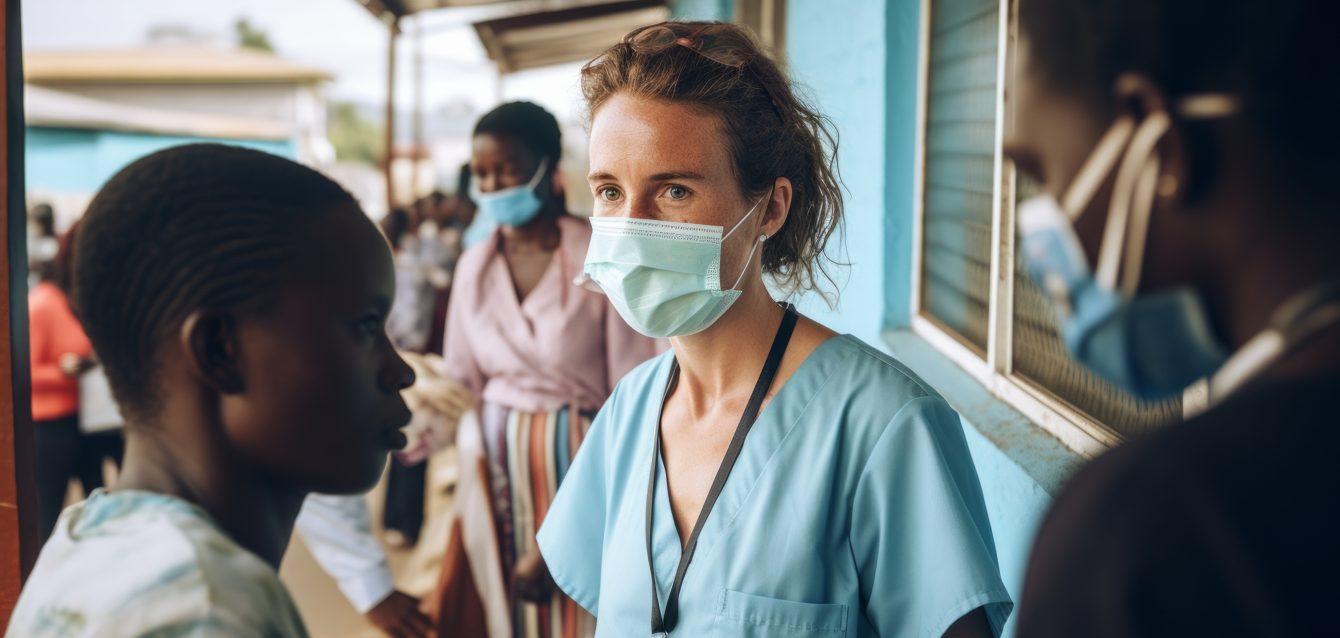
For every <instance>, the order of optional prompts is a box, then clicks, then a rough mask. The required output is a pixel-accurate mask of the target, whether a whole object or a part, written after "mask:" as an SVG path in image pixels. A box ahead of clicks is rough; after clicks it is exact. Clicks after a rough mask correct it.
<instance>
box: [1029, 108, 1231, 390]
mask: <svg viewBox="0 0 1340 638" xmlns="http://www.w3.org/2000/svg"><path fill="white" fill-rule="evenodd" d="M1235 106H1236V104H1235V102H1234V101H1233V100H1232V99H1231V98H1227V97H1223V96H1217V95H1204V96H1195V97H1193V98H1190V99H1187V100H1184V101H1183V102H1182V104H1181V111H1180V112H1181V114H1182V115H1183V116H1184V117H1187V118H1213V117H1223V116H1226V115H1229V114H1231V113H1233V112H1234V110H1235ZM1170 124H1171V119H1170V118H1169V116H1168V114H1167V113H1153V114H1151V115H1149V116H1148V117H1147V118H1145V119H1144V120H1143V121H1142V122H1140V123H1139V124H1138V125H1137V123H1136V122H1135V121H1134V120H1133V119H1131V118H1127V117H1123V118H1122V119H1119V120H1118V121H1117V122H1116V123H1115V124H1113V126H1112V128H1111V129H1110V130H1109V131H1108V133H1107V134H1106V135H1105V136H1104V137H1103V139H1102V140H1101V141H1100V142H1099V143H1098V146H1097V147H1096V148H1095V149H1094V151H1093V154H1092V155H1091V156H1090V157H1089V159H1088V160H1087V161H1086V162H1085V163H1084V165H1083V166H1082V167H1081V168H1080V170H1079V172H1078V173H1077V174H1076V176H1075V179H1074V181H1073V182H1072V183H1071V185H1070V187H1069V188H1068V189H1067V191H1066V193H1065V196H1064V198H1063V201H1061V202H1058V201H1057V200H1056V199H1055V198H1054V197H1052V196H1051V195H1038V196H1036V197H1033V198H1031V199H1029V200H1028V201H1026V202H1024V203H1022V204H1021V205H1020V206H1019V209H1018V217H1019V232H1020V240H1021V241H1022V244H1023V251H1024V256H1025V258H1026V259H1027V263H1028V272H1029V276H1030V278H1032V279H1033V281H1034V282H1035V283H1037V284H1038V286H1039V287H1040V288H1041V289H1042V290H1043V292H1044V293H1046V295H1047V296H1048V297H1049V298H1050V300H1051V302H1052V305H1053V306H1054V308H1055V310H1056V314H1057V322H1058V326H1059V328H1060V332H1061V337H1062V338H1063V340H1064V341H1065V344H1066V346H1067V348H1069V350H1070V353H1071V355H1072V356H1074V357H1075V358H1076V359H1077V360H1078V361H1079V362H1080V363H1082V364H1084V366H1085V367H1087V368H1089V369H1091V370H1093V371H1094V372H1095V373H1097V374H1098V375H1100V376H1102V377H1103V378H1105V379H1107V380H1109V381H1111V382H1112V383H1114V384H1116V385H1117V386H1119V387H1121V388H1123V389H1125V390H1126V391H1128V392H1130V393H1132V394H1134V395H1136V396H1138V397H1141V398H1144V399H1151V400H1155V399H1165V398H1168V397H1171V396H1174V395H1176V394H1178V393H1180V392H1182V391H1183V390H1185V389H1186V388H1187V387H1188V386H1190V385H1191V384H1192V383H1195V382H1196V381H1198V380H1200V379H1203V378H1205V377H1207V376H1209V375H1210V374H1212V373H1214V371H1215V370H1217V369H1218V368H1219V367H1220V366H1222V365H1223V364H1224V361H1225V360H1226V359H1227V357H1228V352H1227V350H1226V349H1225V348H1224V346H1223V345H1222V344H1220V343H1219V342H1218V341H1217V339H1216V338H1215V336H1214V333H1213V331H1212V330H1211V329H1210V324H1209V317H1208V314H1207V313H1206V312H1205V308H1204V305H1203V304H1202V302H1201V300H1200V298H1199V296H1198V295H1197V294H1196V293H1195V291H1193V290H1192V289H1190V288H1185V287H1184V288H1175V289H1172V290H1169V291H1163V292H1159V293H1153V294H1141V295H1136V294H1135V292H1136V289H1137V288H1138V287H1139V283H1140V270H1141V266H1142V263H1143V261H1144V244H1145V239H1146V234H1147V230H1148V228H1149V218H1150V215H1151V212H1152V210H1153V204H1154V197H1155V194H1156V190H1157V188H1158V182H1159V160H1158V157H1157V155H1156V154H1155V152H1154V150H1155V147H1156V146H1157V145H1158V142H1159V140H1161V139H1162V137H1163V135H1165V134H1166V133H1167V131H1168V127H1169V125H1170ZM1118 160H1120V166H1119V167H1118ZM1114 168H1116V169H1117V177H1116V181H1115V183H1114V186H1113V195H1112V203H1111V206H1110V207H1109V209H1108V219H1107V226H1106V228H1105V229H1104V232H1103V240H1102V245H1101V248H1100V251H1099V255H1098V262H1097V263H1098V268H1097V272H1096V273H1095V272H1093V271H1091V270H1090V268H1089V261H1088V259H1087V258H1086V256H1085V253H1084V249H1083V247H1082V246H1081V244H1080V242H1079V238H1078V237H1077V236H1076V235H1075V230H1074V226H1073V220H1074V219H1075V218H1077V217H1078V216H1079V214H1080V213H1081V212H1083V211H1084V210H1085V209H1086V208H1088V205H1089V201H1090V200H1091V199H1092V198H1093V196H1094V194H1095V193H1096V192H1097V190H1098V188H1099V187H1100V186H1101V185H1102V183H1103V182H1104V181H1106V179H1107V177H1108V176H1109V175H1110V174H1111V173H1112V171H1113V169H1114Z"/></svg>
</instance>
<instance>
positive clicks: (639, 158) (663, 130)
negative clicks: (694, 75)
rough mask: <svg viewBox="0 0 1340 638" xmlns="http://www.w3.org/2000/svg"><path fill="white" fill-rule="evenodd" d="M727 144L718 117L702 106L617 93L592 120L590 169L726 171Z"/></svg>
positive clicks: (612, 171)
mask: <svg viewBox="0 0 1340 638" xmlns="http://www.w3.org/2000/svg"><path fill="white" fill-rule="evenodd" d="M728 146H729V145H728V143H727V139H726V136H725V134H724V132H723V131H722V126H721V121H720V118H719V117H717V116H715V115H713V114H711V113H709V112H707V111H705V110H703V109H700V108H695V107H692V106H689V105H684V104H678V103H675V102H669V101H666V100H655V99H648V98H638V97H631V96H624V95H618V96H615V97H613V98H611V99H610V100H609V101H608V102H607V103H605V105H604V106H602V107H601V108H600V110H599V111H597V112H596V114H595V117H594V118H593V119H592V122H591V149H590V161H591V173H592V174H593V175H595V174H602V173H604V174H611V175H617V176H620V177H633V176H634V175H633V174H637V175H642V174H648V175H649V174H659V173H697V174H702V175H712V174H716V173H720V172H722V171H723V170H724V171H729V169H730V155H729V152H728V150H727V149H728ZM630 173H631V174H630Z"/></svg>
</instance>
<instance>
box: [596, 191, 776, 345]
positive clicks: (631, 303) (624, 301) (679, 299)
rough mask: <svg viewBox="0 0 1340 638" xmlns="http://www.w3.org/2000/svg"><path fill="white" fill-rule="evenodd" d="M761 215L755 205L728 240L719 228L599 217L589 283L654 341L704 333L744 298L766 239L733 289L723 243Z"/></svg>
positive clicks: (763, 237)
mask: <svg viewBox="0 0 1340 638" xmlns="http://www.w3.org/2000/svg"><path fill="white" fill-rule="evenodd" d="M762 202H763V200H759V203H762ZM757 209H758V204H757V203H756V204H754V207H753V208H751V209H749V212H748V213H745V215H744V217H743V218H742V219H740V221H739V222H738V223H736V224H735V227H734V228H732V229H730V232H727V233H725V235H722V232H723V231H724V230H725V229H724V228H723V227H721V226H705V225H702V224H686V223H682V222H663V221H654V220H649V219H629V218H627V217H594V218H592V219H591V231H592V232H591V246H590V248H589V249H588V250H587V251H586V267H585V273H586V276H587V277H590V278H591V280H592V281H594V282H595V283H596V284H598V285H599V286H600V288H601V290H603V291H604V292H605V295H606V296H607V297H609V300H610V303H611V304H613V305H614V309H615V310H617V311H618V312H619V316H621V317H623V319H624V321H626V322H628V325H629V326H632V328H633V329H634V330H636V331H638V332H640V333H642V334H644V335H646V336H648V337H655V338H658V339H663V338H666V337H683V336H686V335H691V334H694V333H697V332H702V331H703V330H706V329H707V328H708V327H709V326H711V325H712V324H713V323H715V322H716V320H717V319H720V318H721V315H724V314H726V311H727V310H728V309H730V307H731V304H733V303H735V300H736V299H739V298H740V292H741V291H740V290H737V289H736V288H738V287H739V285H740V282H741V281H742V280H743V279H744V273H745V272H748V270H749V264H750V263H751V262H752V261H753V259H754V251H755V250H757V249H758V247H759V245H760V244H762V243H763V242H764V241H765V240H766V239H767V238H768V237H767V235H759V238H758V241H755V242H754V243H753V246H752V247H750V249H749V256H748V257H746V258H745V260H744V264H745V265H744V268H743V269H742V270H741V271H740V275H739V276H738V277H737V278H736V280H735V283H734V284H733V285H732V286H731V288H730V289H729V290H722V288H721V244H722V242H724V241H726V239H727V238H729V237H730V236H731V235H732V234H734V233H735V231H736V230H739V228H740V226H741V225H743V224H744V222H745V220H747V219H749V217H750V216H751V215H753V214H754V211H755V210H757Z"/></svg>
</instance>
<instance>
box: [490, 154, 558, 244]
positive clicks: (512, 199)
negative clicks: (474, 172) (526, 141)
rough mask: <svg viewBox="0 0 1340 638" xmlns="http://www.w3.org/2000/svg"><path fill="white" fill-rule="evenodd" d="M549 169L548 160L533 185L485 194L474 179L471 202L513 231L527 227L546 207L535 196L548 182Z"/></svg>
mask: <svg viewBox="0 0 1340 638" xmlns="http://www.w3.org/2000/svg"><path fill="white" fill-rule="evenodd" d="M547 168H549V160H548V158H545V159H543V160H541V161H540V167H539V168H537V169H535V175H534V176H533V177H531V178H530V182H529V183H527V184H523V185H521V186H513V187H511V188H504V189H502V190H496V191H493V192H491V193H485V192H481V191H480V190H479V180H477V179H471V180H470V199H472V200H474V202H475V205H476V206H478V207H479V212H480V214H482V215H484V216H485V217H487V218H489V219H491V220H493V221H495V222H497V223H499V224H502V225H504V226H511V227H513V228H516V227H518V226H525V225H526V224H528V223H530V220H532V219H535V216H536V215H537V214H539V212H540V208H541V207H542V206H543V204H544V203H543V202H541V201H540V197H539V196H538V195H536V194H535V188H536V187H537V186H539V185H540V181H541V180H543V179H544V173H545V169H547Z"/></svg>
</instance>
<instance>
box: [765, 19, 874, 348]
mask: <svg viewBox="0 0 1340 638" xmlns="http://www.w3.org/2000/svg"><path fill="white" fill-rule="evenodd" d="M836 7H837V5H835V4H834V3H832V2H825V1H823V0H804V1H797V0H792V2H790V3H789V4H788V5H787V14H786V25H787V26H786V44H787V60H788V62H789V64H790V72H791V75H792V77H793V78H794V79H795V80H796V81H797V82H798V83H799V84H800V90H801V91H802V94H805V93H808V97H809V98H810V101H811V103H814V104H817V105H818V107H819V110H820V111H822V112H823V113H824V114H826V115H827V116H828V117H830V118H831V119H832V121H833V124H834V125H835V126H836V127H837V133H838V166H839V168H840V170H841V173H842V180H843V182H844V184H845V185H846V188H847V191H848V197H847V200H846V207H845V210H844V216H845V218H846V219H845V223H844V226H845V235H844V236H843V237H841V238H839V237H837V236H835V238H834V239H835V240H839V239H841V240H845V241H834V242H832V244H830V246H829V252H830V255H832V256H833V257H835V258H836V259H838V260H839V261H846V262H848V263H850V264H851V265H850V266H849V267H846V268H838V269H837V270H836V271H835V274H836V279H837V282H838V291H837V292H838V293H839V296H838V306H837V308H836V309H835V310H830V309H829V308H828V307H827V305H826V304H825V303H824V300H823V299H822V298H821V297H819V296H818V295H807V296H805V297H803V298H802V299H800V300H799V302H798V303H797V306H799V307H800V309H801V310H802V311H803V312H805V313H806V314H808V315H809V316H811V317H814V318H815V319H817V320H818V321H820V322H823V323H825V324H827V325H829V326H831V327H832V328H833V329H834V330H837V331H839V332H846V333H851V334H854V335H856V336H857V337H860V338H861V339H863V340H865V341H867V342H869V343H879V341H880V338H881V335H882V332H883V327H884V323H885V322H884V306H885V294H886V288H885V285H884V282H885V273H884V271H885V260H886V258H887V257H888V255H886V250H885V242H884V235H885V230H884V225H885V222H886V217H887V216H886V211H888V210H889V203H888V201H887V193H886V189H885V178H886V176H887V175H891V174H893V173H894V172H895V170H896V169H897V168H898V167H896V166H890V165H889V163H888V161H887V160H888V157H887V153H886V146H887V144H886V133H885V123H886V115H885V102H886V96H887V93H888V86H887V83H886V77H885V58H886V53H887V52H886V49H885V43H886V38H885V27H884V14H885V11H884V2H883V1H882V0H845V1H844V2H842V3H841V10H835V8H836ZM844 248H845V250H844Z"/></svg>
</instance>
